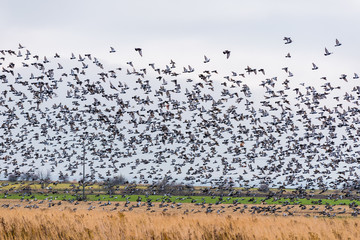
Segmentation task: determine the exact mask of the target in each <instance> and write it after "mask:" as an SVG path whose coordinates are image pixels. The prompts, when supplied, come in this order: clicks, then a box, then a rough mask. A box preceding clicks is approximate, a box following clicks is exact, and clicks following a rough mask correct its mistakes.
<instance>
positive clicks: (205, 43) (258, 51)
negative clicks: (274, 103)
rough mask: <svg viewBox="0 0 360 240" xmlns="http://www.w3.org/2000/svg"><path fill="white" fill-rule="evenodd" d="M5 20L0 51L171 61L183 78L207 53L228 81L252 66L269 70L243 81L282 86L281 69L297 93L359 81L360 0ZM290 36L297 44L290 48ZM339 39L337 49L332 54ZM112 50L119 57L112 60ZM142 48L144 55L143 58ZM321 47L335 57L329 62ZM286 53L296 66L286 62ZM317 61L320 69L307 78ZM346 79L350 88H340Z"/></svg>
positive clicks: (32, 9) (19, 12)
mask: <svg viewBox="0 0 360 240" xmlns="http://www.w3.org/2000/svg"><path fill="white" fill-rule="evenodd" d="M0 22H1V35H0V50H2V49H5V50H7V49H13V50H16V51H17V47H18V44H19V43H21V44H22V45H24V46H25V47H26V48H27V49H29V50H30V51H31V52H32V54H33V55H34V54H38V55H40V56H41V57H42V56H48V57H49V58H50V57H51V58H52V56H54V54H55V52H57V53H59V54H60V55H61V56H62V57H65V58H67V59H69V58H70V56H71V53H74V54H76V55H78V54H82V55H83V54H85V53H91V54H92V55H93V56H96V57H98V58H99V59H100V60H101V62H102V63H104V64H108V65H112V66H113V65H118V66H120V67H121V66H126V62H128V61H133V63H134V64H136V65H138V64H140V65H143V66H146V67H148V64H149V63H156V64H157V65H158V64H159V65H162V66H161V68H164V65H165V64H169V62H170V59H172V60H174V61H175V62H176V63H177V64H178V65H179V66H180V70H182V66H188V65H191V66H192V67H194V68H195V69H196V72H197V73H199V72H201V71H202V68H204V63H203V61H204V55H206V56H207V57H209V58H210V59H211V61H210V63H207V64H206V68H208V69H217V70H218V71H219V73H220V74H219V76H221V77H219V78H220V79H219V80H222V81H223V78H222V77H223V76H226V75H229V74H230V71H237V72H239V73H241V72H244V68H245V67H246V66H250V67H253V68H257V69H259V68H263V69H265V71H266V76H263V75H261V74H258V75H257V76H256V77H255V76H254V75H251V77H247V78H245V79H244V83H246V84H248V85H250V87H253V86H257V87H259V88H261V87H260V86H259V83H261V81H263V80H264V79H265V78H272V77H275V76H276V77H277V76H279V77H280V78H282V79H283V80H284V79H285V78H286V77H287V74H286V73H285V72H284V71H283V70H282V68H283V67H289V69H291V70H292V71H293V73H294V78H292V79H291V83H290V85H292V87H295V86H297V85H299V84H301V83H304V82H305V83H306V84H311V85H321V84H323V83H324V81H323V80H320V78H321V77H323V76H326V77H327V78H328V81H330V82H331V83H333V81H334V82H336V83H335V84H343V85H344V86H343V88H342V89H345V90H346V87H348V88H349V89H350V88H351V87H352V86H354V85H358V84H357V83H356V81H358V80H353V79H352V76H353V74H354V73H355V72H357V73H358V74H360V65H359V62H360V61H359V60H360V56H359V54H360V44H359V43H360V33H359V31H358V30H357V29H358V28H357V26H359V25H360V1H358V0H343V1H339V0H317V1H313V0H312V1H311V0H302V1H289V0H272V1H269V0H253V1H249V0H248V1H242V0H237V1H232V0H231V1H214V0H206V1H205V0H197V1H189V0H183V1H169V0H167V1H165V0H153V1H145V0H144V1H140V0H138V1H115V0H108V1H93V0H79V1H74V0H72V1H70V0H62V1H57V2H54V1H45V0H32V1H13V0H1V14H0ZM285 36H286V37H291V39H292V40H293V43H291V44H287V45H286V44H284V41H283V38H284V37H285ZM335 39H339V40H340V42H341V43H342V46H341V47H335V46H334V45H335ZM110 46H111V47H114V48H115V49H116V54H110V53H109V50H110ZM137 47H140V48H142V49H143V57H142V58H141V57H140V56H139V54H138V53H137V52H136V51H134V48H137ZM325 47H326V48H327V49H328V50H329V51H330V52H332V53H333V54H331V55H330V56H327V57H326V56H324V52H325ZM225 49H228V50H230V51H231V56H230V59H226V57H225V56H224V54H223V53H222V52H223V51H224V50H225ZM287 53H291V55H292V58H291V59H288V58H285V55H286V54H287ZM312 63H316V65H317V66H318V67H319V70H318V71H313V70H311V68H312ZM54 64H55V63H54ZM64 64H66V63H64ZM55 67H56V65H55ZM108 69H109V68H108ZM89 71H90V70H89ZM341 74H347V75H348V76H349V80H350V79H351V80H352V81H351V82H352V83H350V81H349V84H345V82H344V81H343V80H340V79H339V76H340V75H341ZM187 76H188V75H186V77H187ZM179 77H180V78H181V77H183V76H181V75H180V76H179ZM214 80H215V81H216V79H214ZM333 85H334V84H333ZM252 90H253V88H252ZM255 91H256V89H255ZM214 94H216V93H214ZM260 97H262V95H260ZM259 99H260V98H259ZM260 100H261V99H260ZM56 101H58V100H56Z"/></svg>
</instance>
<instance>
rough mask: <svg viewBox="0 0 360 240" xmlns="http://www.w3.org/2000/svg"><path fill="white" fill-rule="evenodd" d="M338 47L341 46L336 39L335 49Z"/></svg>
mask: <svg viewBox="0 0 360 240" xmlns="http://www.w3.org/2000/svg"><path fill="white" fill-rule="evenodd" d="M339 46H341V42H339V40H338V39H336V40H335V47H339Z"/></svg>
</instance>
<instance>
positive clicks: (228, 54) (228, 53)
mask: <svg viewBox="0 0 360 240" xmlns="http://www.w3.org/2000/svg"><path fill="white" fill-rule="evenodd" d="M223 54H225V55H226V58H227V59H229V57H230V51H229V50H225V51H223Z"/></svg>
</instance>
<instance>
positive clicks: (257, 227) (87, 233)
mask: <svg viewBox="0 0 360 240" xmlns="http://www.w3.org/2000/svg"><path fill="white" fill-rule="evenodd" d="M5 201H7V202H5ZM59 202H60V201H54V202H50V205H51V206H50V207H49V202H44V203H42V204H39V203H37V205H38V206H39V207H33V206H34V205H35V203H34V202H20V201H19V200H1V204H2V206H3V207H2V208H0V216H1V217H0V238H1V239H74V240H75V239H269V240H270V239H359V238H360V218H354V217H346V216H343V217H335V218H323V217H314V216H309V217H304V216H288V215H286V216H284V215H283V214H280V215H278V216H275V215H267V216H266V215H265V214H263V213H253V212H252V211H244V212H242V213H241V212H233V211H226V209H225V211H224V212H220V213H218V212H217V210H214V211H212V212H210V213H205V211H198V210H200V209H201V207H200V208H199V209H196V210H194V211H191V210H190V208H194V206H193V204H188V205H189V206H182V208H181V209H178V208H176V207H175V208H171V207H168V208H169V210H168V211H163V210H164V208H163V207H159V206H154V207H153V209H152V210H153V211H147V210H146V209H147V207H142V206H141V207H137V208H136V207H133V209H132V210H129V209H128V208H127V210H124V209H125V207H124V206H121V207H120V206H119V207H118V209H115V210H113V209H112V208H113V207H114V206H111V205H112V204H111V205H106V206H103V207H101V206H100V205H101V204H102V203H99V202H81V203H79V204H77V205H74V204H75V203H71V204H70V203H66V202H62V203H61V204H59ZM4 204H5V205H8V206H7V207H6V206H4ZM52 204H54V205H52ZM16 205H17V206H16ZM19 205H21V206H19ZM42 205H43V206H42ZM185 205H187V204H185ZM190 205H191V206H190ZM89 207H91V208H90V209H92V210H88V209H89ZM241 207H242V208H243V207H244V206H241ZM74 208H76V209H74ZM186 209H188V210H187V211H186ZM219 209H222V208H221V206H219Z"/></svg>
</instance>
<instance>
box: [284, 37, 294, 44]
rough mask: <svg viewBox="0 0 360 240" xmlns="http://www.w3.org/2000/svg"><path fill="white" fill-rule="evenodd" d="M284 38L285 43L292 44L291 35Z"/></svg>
mask: <svg viewBox="0 0 360 240" xmlns="http://www.w3.org/2000/svg"><path fill="white" fill-rule="evenodd" d="M283 40H284V41H285V44H290V43H292V40H291V38H290V37H284V39H283Z"/></svg>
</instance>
